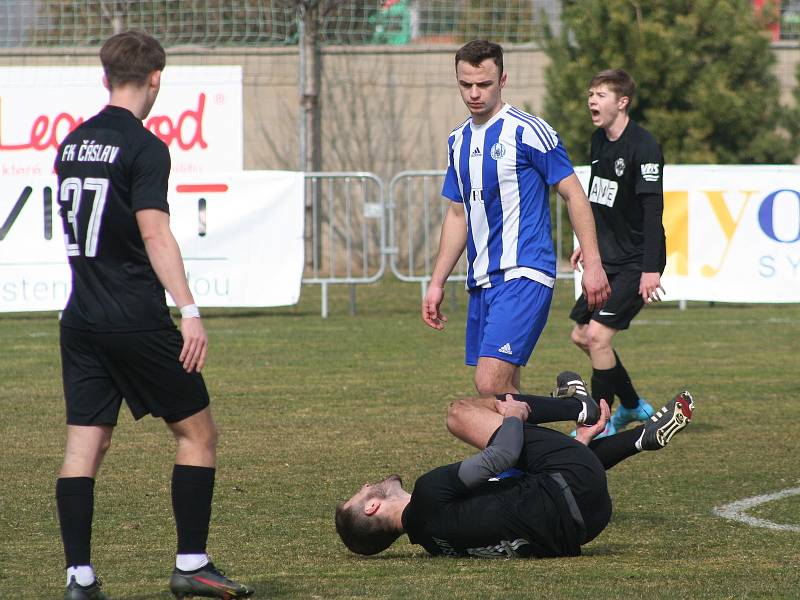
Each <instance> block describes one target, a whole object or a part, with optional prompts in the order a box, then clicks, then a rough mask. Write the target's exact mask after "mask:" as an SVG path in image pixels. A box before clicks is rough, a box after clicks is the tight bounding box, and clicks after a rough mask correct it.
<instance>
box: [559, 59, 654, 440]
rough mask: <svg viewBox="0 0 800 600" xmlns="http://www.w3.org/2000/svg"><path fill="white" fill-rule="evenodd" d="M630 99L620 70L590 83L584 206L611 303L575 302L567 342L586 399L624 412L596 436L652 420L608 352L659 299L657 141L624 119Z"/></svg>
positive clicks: (629, 85) (575, 262)
mask: <svg viewBox="0 0 800 600" xmlns="http://www.w3.org/2000/svg"><path fill="white" fill-rule="evenodd" d="M634 91H635V84H634V81H633V79H632V78H631V76H630V75H628V73H626V72H625V71H623V70H622V69H609V70H606V71H601V72H600V73H598V74H597V75H595V76H594V77H593V78H592V80H591V82H590V83H589V112H590V113H591V117H592V123H594V125H596V126H597V127H598V129H597V130H596V131H595V132H594V134H593V135H592V149H591V161H592V165H591V168H592V175H591V179H590V181H589V200H590V202H591V205H592V212H593V213H594V220H595V226H596V228H597V240H598V244H599V246H600V258H601V260H602V262H603V269H604V270H605V272H606V274H607V275H608V281H609V283H610V284H611V296H610V297H609V299H608V302H607V303H606V305H605V306H603V307H602V308H598V309H594V310H592V309H590V308H589V307H588V305H587V301H586V297H585V296H581V297H580V298H578V301H577V302H576V303H575V306H574V308H573V309H572V312H571V313H570V318H571V319H572V320H574V321H575V322H576V325H575V327H574V328H573V330H572V335H571V337H572V341H573V342H574V343H575V344H576V345H577V346H578V347H579V348H581V349H582V350H583V351H584V352H586V353H587V354H588V355H589V358H590V360H591V363H592V395H593V396H594V397H595V398H598V399H599V398H603V399H605V400H606V401H607V402H608V404H609V406H611V404H612V403H613V402H614V395H615V394H616V395H617V396H618V397H619V399H620V403H621V404H622V406H620V407H619V408H618V409H617V411H616V412H615V413H614V415H613V416H612V417H611V420H610V421H609V424H608V427H607V428H606V431H605V432H604V433H603V434H601V435H610V434H613V433H614V432H615V431H616V430H617V429H622V428H623V427H624V426H625V425H627V424H628V423H631V422H633V421H644V420H646V419H647V418H649V417H650V416H651V415H652V414H653V407H652V406H650V404H648V403H647V402H645V401H644V400H643V399H642V398H640V397H639V394H638V393H637V392H636V390H635V389H634V387H633V384H632V383H631V380H630V377H629V376H628V372H627V371H626V370H625V367H624V366H623V365H622V362H621V361H620V359H619V355H618V354H617V353H616V351H615V350H614V348H613V347H612V340H613V337H614V335H616V333H617V332H618V331H622V330H623V329H627V328H628V327H629V326H630V323H631V321H632V320H633V318H634V317H635V316H636V315H637V314H638V312H639V311H640V310H641V309H642V307H643V306H644V304H645V303H650V302H657V301H659V300H660V299H661V295H660V293H661V292H663V291H664V290H663V288H662V287H661V274H662V273H663V272H664V266H665V264H666V242H665V238H664V227H663V225H662V222H661V217H662V213H663V212H664V195H663V182H662V175H663V171H664V157H663V156H662V154H661V148H659V146H658V143H657V142H656V140H655V138H654V137H653V136H652V135H651V134H650V133H649V132H648V131H647V130H645V129H644V128H642V127H641V126H640V125H639V124H637V123H636V122H635V121H633V120H632V119H631V118H630V117H629V116H628V109H629V108H630V104H631V101H632V100H633V95H634ZM582 258H583V257H582V253H581V249H580V247H578V248H576V249H575V252H573V254H572V257H571V263H572V268H573V269H576V270H577V269H578V268H579V265H580V264H581V261H582Z"/></svg>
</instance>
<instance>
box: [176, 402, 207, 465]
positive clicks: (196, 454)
mask: <svg viewBox="0 0 800 600" xmlns="http://www.w3.org/2000/svg"><path fill="white" fill-rule="evenodd" d="M167 426H168V427H169V428H170V429H171V430H172V433H173V435H174V436H175V441H176V443H177V448H176V451H175V464H177V465H193V466H196V467H212V468H213V467H214V466H216V463H217V426H216V424H215V423H214V419H213V417H212V416H211V409H210V408H208V407H206V408H204V409H203V410H201V411H200V412H198V413H195V414H193V415H192V416H190V417H187V418H185V419H183V420H182V421H178V422H177V423H167Z"/></svg>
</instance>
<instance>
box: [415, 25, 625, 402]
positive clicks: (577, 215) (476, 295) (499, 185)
mask: <svg viewBox="0 0 800 600" xmlns="http://www.w3.org/2000/svg"><path fill="white" fill-rule="evenodd" d="M455 67H456V78H457V80H458V86H459V89H460V91H461V98H462V100H463V101H464V104H466V106H467V108H468V109H469V112H470V113H471V116H470V118H469V119H467V120H466V121H465V122H464V123H462V124H461V125H460V126H459V127H458V128H456V129H455V130H454V131H453V132H452V133H451V134H450V138H449V140H448V152H449V164H448V168H447V175H446V177H445V182H444V187H443V189H442V195H443V196H445V197H447V198H449V199H450V200H452V202H451V203H450V206H449V208H448V210H447V212H446V214H445V217H444V223H443V224H442V232H441V238H440V242H439V254H438V256H437V258H436V263H435V265H434V269H433V273H432V276H431V282H430V285H429V287H428V291H427V294H426V295H425V298H424V300H423V303H422V318H423V320H424V321H425V322H426V323H427V324H428V325H429V326H431V327H433V328H434V329H440V330H441V329H443V328H444V323H445V322H446V321H447V318H446V317H445V316H444V315H442V314H441V312H440V305H441V302H442V299H443V297H444V285H445V282H446V281H447V278H448V277H449V276H450V273H451V272H452V270H453V268H454V267H455V265H456V263H457V262H458V260H459V258H460V257H461V254H462V253H463V252H464V248H465V247H466V249H467V258H468V262H469V269H468V273H467V288H468V290H469V296H470V297H469V310H468V315H467V328H466V329H467V331H466V360H465V362H466V364H468V365H472V366H475V367H476V369H475V387H476V389H477V390H478V393H480V394H481V395H489V394H502V393H506V392H511V393H516V392H519V389H520V372H519V368H520V366H523V365H525V364H526V363H527V362H528V359H529V358H530V356H531V353H532V352H533V348H534V346H535V345H536V341H537V340H538V339H539V336H540V334H541V332H542V330H543V329H544V325H545V323H546V321H547V314H548V311H549V308H550V301H551V299H552V296H553V285H554V283H555V277H556V257H555V252H554V250H553V242H552V238H551V230H550V207H549V190H550V186H555V187H556V190H557V191H558V193H559V194H560V195H561V197H562V198H563V199H564V201H565V203H566V205H567V210H568V212H569V217H570V221H571V222H572V226H573V228H574V229H575V233H576V235H577V237H578V240H579V241H580V245H581V248H582V249H583V261H584V262H583V265H584V274H583V287H584V292H585V294H586V297H587V299H588V300H589V302H590V303H591V304H592V305H593V306H602V305H603V304H604V303H605V301H606V299H607V298H608V296H609V294H610V288H609V285H608V280H607V278H606V275H605V273H604V271H603V268H602V264H601V262H600V253H599V251H598V248H597V238H596V234H595V227H594V218H593V216H592V210H591V208H590V205H589V201H588V199H587V198H586V194H585V193H584V191H583V188H582V187H581V184H580V182H579V181H578V178H577V176H576V175H575V173H574V171H573V168H572V164H571V163H570V160H569V157H568V156H567V152H566V151H565V150H564V147H563V146H562V144H561V140H560V139H559V136H558V134H557V133H556V132H555V131H554V130H553V129H552V128H551V127H550V126H549V125H548V124H547V123H546V122H544V121H543V120H542V119H540V118H538V117H535V116H532V115H529V114H527V113H525V112H523V111H521V110H519V109H518V108H515V107H513V106H511V105H509V104H505V103H504V102H503V101H502V99H501V91H502V89H503V87H504V86H505V84H506V80H507V74H506V73H504V72H503V49H502V48H501V47H500V46H499V45H498V44H495V43H492V42H489V41H485V40H474V41H472V42H469V43H468V44H466V45H465V46H463V47H462V48H461V49H460V50H459V51H458V52H457V53H456V56H455Z"/></svg>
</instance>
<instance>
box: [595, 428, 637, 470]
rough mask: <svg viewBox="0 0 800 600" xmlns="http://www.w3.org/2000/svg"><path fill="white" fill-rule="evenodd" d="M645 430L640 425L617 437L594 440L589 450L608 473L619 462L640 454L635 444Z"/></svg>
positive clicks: (618, 434)
mask: <svg viewBox="0 0 800 600" xmlns="http://www.w3.org/2000/svg"><path fill="white" fill-rule="evenodd" d="M643 429H644V425H640V426H639V427H634V428H633V429H626V430H625V431H623V432H621V433H617V434H615V435H609V436H606V437H602V438H600V439H594V440H592V441H591V442H589V449H590V450H591V451H592V452H594V453H595V455H596V456H597V458H599V459H600V462H601V463H602V465H603V468H605V469H606V471H607V470H608V469H610V468H611V467H613V466H614V465H616V464H617V463H618V462H620V461H623V460H625V459H626V458H629V457H631V456H633V455H634V454H638V453H639V450H637V449H636V446H635V444H636V440H638V439H639V437H640V436H641V435H642V430H643Z"/></svg>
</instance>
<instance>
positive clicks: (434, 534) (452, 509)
mask: <svg viewBox="0 0 800 600" xmlns="http://www.w3.org/2000/svg"><path fill="white" fill-rule="evenodd" d="M460 464H461V463H455V464H452V465H447V466H444V467H439V468H437V469H434V470H433V471H430V472H429V473H426V474H425V475H423V476H422V477H420V478H419V479H418V480H417V482H416V484H415V485H414V491H413V492H412V494H411V500H410V502H409V504H408V506H407V507H406V508H405V510H404V511H403V517H402V520H403V529H404V530H405V532H406V533H407V534H408V538H409V540H410V541H411V543H413V544H419V545H421V546H423V547H424V548H425V550H427V551H428V552H429V553H430V554H433V555H445V556H475V557H483V558H507V557H552V556H577V555H579V554H580V543H579V541H578V538H577V533H576V531H575V526H574V523H573V522H572V521H571V517H570V516H569V512H568V507H567V506H566V504H565V501H564V497H563V494H562V493H561V491H560V489H559V488H558V486H557V484H556V483H555V482H554V480H553V479H551V477H550V476H549V475H547V474H544V473H540V474H524V475H522V476H521V477H518V478H507V479H501V480H499V481H493V480H490V481H487V482H486V483H485V484H482V485H481V486H480V487H478V488H468V487H467V486H466V485H464V483H463V482H462V481H461V479H459V477H458V468H459V465H460Z"/></svg>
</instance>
